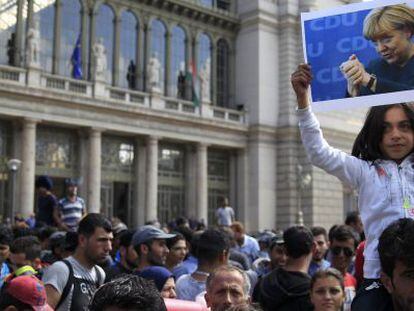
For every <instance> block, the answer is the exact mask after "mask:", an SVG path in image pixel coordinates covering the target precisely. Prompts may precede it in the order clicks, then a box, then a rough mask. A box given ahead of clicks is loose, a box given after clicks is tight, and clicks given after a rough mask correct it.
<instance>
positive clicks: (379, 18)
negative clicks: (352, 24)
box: [340, 4, 414, 97]
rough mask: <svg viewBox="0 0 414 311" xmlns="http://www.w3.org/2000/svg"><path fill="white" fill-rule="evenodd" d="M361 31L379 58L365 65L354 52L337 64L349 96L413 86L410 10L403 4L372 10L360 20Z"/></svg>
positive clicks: (413, 29) (412, 15)
mask: <svg viewBox="0 0 414 311" xmlns="http://www.w3.org/2000/svg"><path fill="white" fill-rule="evenodd" d="M363 33H364V36H365V38H367V39H368V40H370V41H372V42H373V43H374V44H375V46H376V50H377V52H378V54H379V56H380V57H379V58H377V59H374V60H372V61H371V62H370V63H369V64H368V66H367V67H366V68H365V67H364V65H363V64H362V63H361V62H360V61H359V60H358V58H357V56H356V55H351V56H350V58H349V59H348V61H346V62H344V63H342V64H341V66H340V69H341V71H342V73H343V75H344V77H345V78H346V80H347V91H348V94H349V96H352V97H355V96H359V95H370V94H378V93H387V92H395V91H404V90H410V89H413V88H414V58H413V55H414V44H413V42H412V41H411V39H412V36H413V35H414V12H413V10H412V8H410V7H409V6H408V5H405V4H399V5H390V6H385V7H380V8H376V9H373V10H372V11H371V12H370V13H369V14H368V15H367V17H366V18H365V20H364V29H363Z"/></svg>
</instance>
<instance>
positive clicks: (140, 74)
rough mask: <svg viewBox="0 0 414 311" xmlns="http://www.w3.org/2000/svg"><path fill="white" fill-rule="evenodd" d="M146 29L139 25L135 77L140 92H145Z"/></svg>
mask: <svg viewBox="0 0 414 311" xmlns="http://www.w3.org/2000/svg"><path fill="white" fill-rule="evenodd" d="M143 28H144V27H141V25H140V24H139V22H138V23H137V28H136V31H137V45H136V56H135V59H136V64H137V65H136V69H135V74H136V75H135V76H136V86H137V89H138V90H140V91H143V90H144V71H143V68H144V65H143V63H142V62H143V60H144V57H143V55H144V54H145V53H144V30H143Z"/></svg>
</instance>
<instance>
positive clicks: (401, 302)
mask: <svg viewBox="0 0 414 311" xmlns="http://www.w3.org/2000/svg"><path fill="white" fill-rule="evenodd" d="M378 252H379V257H380V261H381V270H382V272H381V282H382V284H383V285H384V287H385V289H386V290H387V291H388V293H389V294H390V295H391V299H388V297H387V296H388V295H384V294H383V295H377V296H378V299H381V300H380V301H381V302H382V303H381V305H382V306H383V307H382V308H381V309H380V310H387V311H412V310H414V291H413V288H414V274H413V272H414V221H413V220H412V219H409V218H403V219H399V220H397V221H395V222H393V223H392V224H391V225H389V226H388V227H387V228H386V229H385V230H384V231H383V233H382V234H381V237H380V239H379V244H378ZM378 286H380V288H381V291H383V289H384V287H382V285H380V284H378ZM364 290H367V289H366V288H365V289H364Z"/></svg>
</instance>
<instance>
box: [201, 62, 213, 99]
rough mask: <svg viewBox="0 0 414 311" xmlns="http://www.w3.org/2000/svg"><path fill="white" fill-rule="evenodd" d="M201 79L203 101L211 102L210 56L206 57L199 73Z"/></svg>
mask: <svg viewBox="0 0 414 311" xmlns="http://www.w3.org/2000/svg"><path fill="white" fill-rule="evenodd" d="M199 77H200V81H201V101H202V102H210V101H211V96H210V80H211V62H210V58H207V59H206V62H205V63H204V65H203V67H202V68H201V70H200V73H199Z"/></svg>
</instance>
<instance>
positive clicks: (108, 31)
mask: <svg viewBox="0 0 414 311" xmlns="http://www.w3.org/2000/svg"><path fill="white" fill-rule="evenodd" d="M95 29H96V34H95V42H99V41H100V40H101V41H102V42H101V43H102V44H103V45H104V47H105V56H106V72H105V80H106V82H108V83H112V63H113V61H112V58H113V45H114V12H113V11H112V9H111V8H110V7H109V6H108V5H101V6H100V8H99V10H98V14H97V16H96V21H95Z"/></svg>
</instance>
